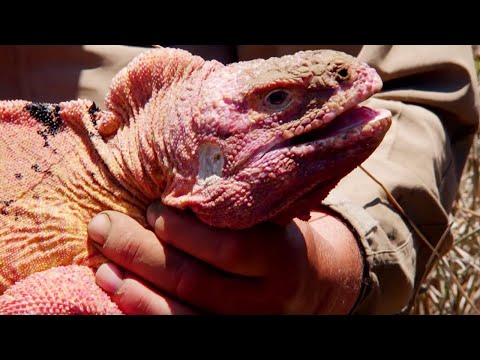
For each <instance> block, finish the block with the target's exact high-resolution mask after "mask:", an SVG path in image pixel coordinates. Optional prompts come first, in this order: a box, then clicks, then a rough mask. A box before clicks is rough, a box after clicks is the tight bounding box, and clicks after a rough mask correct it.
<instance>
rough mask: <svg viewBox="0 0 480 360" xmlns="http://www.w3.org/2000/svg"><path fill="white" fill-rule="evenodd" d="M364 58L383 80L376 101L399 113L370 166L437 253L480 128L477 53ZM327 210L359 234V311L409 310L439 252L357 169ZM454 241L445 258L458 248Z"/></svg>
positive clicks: (400, 51)
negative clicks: (361, 255)
mask: <svg viewBox="0 0 480 360" xmlns="http://www.w3.org/2000/svg"><path fill="white" fill-rule="evenodd" d="M358 56H359V58H360V59H361V60H363V61H365V62H368V63H369V64H371V65H372V66H374V67H375V68H376V69H377V70H378V72H379V74H380V76H381V77H382V78H383V80H384V88H383V91H382V93H380V94H378V95H377V96H376V97H375V98H374V99H372V100H371V101H370V102H369V104H368V105H369V106H372V107H374V108H385V109H388V110H390V111H391V112H392V114H393V124H392V127H391V129H390V130H389V132H388V133H387V135H386V137H385V139H384V141H383V143H382V144H381V146H380V147H379V148H378V149H377V151H375V153H374V154H373V155H372V156H371V157H370V158H369V159H368V160H367V161H366V162H365V163H364V164H363V166H364V167H365V168H366V169H367V170H368V171H369V172H370V173H372V174H373V175H374V176H375V177H376V178H377V179H378V180H379V181H381V182H382V183H383V184H384V185H385V186H386V187H387V189H388V190H389V191H390V193H391V194H392V195H393V196H394V197H395V198H396V200H397V201H398V202H399V204H400V205H401V206H402V208H403V209H404V210H405V212H406V214H407V215H408V217H409V218H410V219H411V220H412V221H413V222H414V223H415V225H416V226H417V227H418V228H419V229H420V231H421V232H422V233H423V234H424V235H425V236H426V238H427V239H428V240H429V241H430V243H431V244H432V245H433V246H435V245H436V244H437V243H438V241H439V240H440V238H441V236H442V234H443V233H444V232H445V229H446V228H447V226H448V223H449V220H450V219H449V212H450V209H451V206H452V202H453V200H454V197H455V194H456V191H457V188H458V184H459V180H460V177H461V173H462V170H463V167H464V164H465V159H466V157H467V155H468V151H469V148H470V146H471V144H472V141H473V136H474V133H475V131H476V129H477V126H478V122H479V108H478V104H479V102H478V84H477V78H476V74H475V67H474V63H473V55H472V49H471V47H470V46H364V47H363V49H362V50H361V52H360V53H359V55H358ZM325 204H326V205H328V206H329V207H331V208H332V209H334V210H335V211H337V212H338V213H339V214H340V215H341V216H342V217H343V218H344V219H346V220H347V221H348V222H349V223H350V224H351V225H352V226H353V227H354V229H355V230H356V232H357V235H358V237H359V240H360V241H361V244H362V245H363V248H364V254H365V259H366V261H365V265H366V268H365V270H366V271H365V284H364V288H363V291H362V294H361V296H360V298H359V301H358V303H357V306H356V308H355V309H354V311H353V313H357V314H387V313H397V312H400V311H401V310H402V308H404V306H405V305H407V304H408V302H409V300H410V297H411V295H412V293H413V288H414V285H415V283H416V281H418V280H419V279H421V277H422V274H423V273H424V272H425V266H426V264H427V262H428V259H429V257H430V255H431V253H432V252H431V250H430V249H429V248H428V247H427V246H426V245H425V244H424V243H423V242H422V240H421V239H420V238H418V237H417V236H416V235H415V233H414V232H413V230H412V229H411V228H410V226H409V225H408V223H407V222H406V221H405V219H403V218H402V216H401V215H400V214H399V213H398V211H397V210H396V209H394V208H393V206H392V205H391V204H390V202H389V201H388V199H387V198H386V195H385V193H384V191H383V190H382V189H381V188H380V187H379V186H378V185H377V184H376V183H375V182H374V181H373V180H372V179H371V178H369V177H368V176H367V175H366V174H365V173H364V172H363V171H362V170H361V169H356V170H355V171H353V172H352V173H351V174H349V175H348V176H347V177H346V178H344V179H343V180H342V181H341V182H340V183H339V185H338V186H337V187H336V188H335V189H334V190H333V191H332V192H331V194H330V195H329V196H328V197H327V199H326V200H325ZM452 243H453V240H452V236H451V234H449V235H448V237H447V238H446V239H445V240H444V242H443V245H442V247H441V248H440V252H441V253H442V254H444V253H446V252H447V251H448V250H449V249H450V248H451V246H452Z"/></svg>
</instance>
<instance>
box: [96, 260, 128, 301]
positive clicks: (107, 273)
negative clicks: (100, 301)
mask: <svg viewBox="0 0 480 360" xmlns="http://www.w3.org/2000/svg"><path fill="white" fill-rule="evenodd" d="M96 282H97V284H98V286H100V287H101V288H102V289H103V290H105V291H106V292H107V293H109V294H114V293H116V292H117V290H118V289H119V288H120V286H121V285H122V283H123V272H122V271H121V270H120V269H119V268H118V267H117V266H115V265H114V264H112V263H106V264H103V265H101V266H100V267H99V268H98V270H97V273H96Z"/></svg>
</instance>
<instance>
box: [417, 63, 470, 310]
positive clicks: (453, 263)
mask: <svg viewBox="0 0 480 360" xmlns="http://www.w3.org/2000/svg"><path fill="white" fill-rule="evenodd" d="M475 63H476V66H477V74H478V75H479V76H480V59H477V60H476V62H475ZM479 157H480V137H479V134H477V136H476V138H475V142H474V146H473V147H472V149H471V151H470V155H469V158H468V160H467V163H466V166H465V170H464V173H463V177H462V180H461V184H460V188H459V191H458V194H457V199H456V201H455V203H454V207H453V216H454V217H453V220H454V221H453V224H452V232H453V235H454V239H455V243H454V247H453V248H452V250H450V252H448V253H447V254H446V255H445V256H444V257H443V259H442V261H440V262H437V263H436V264H435V266H434V268H433V270H432V271H431V273H430V274H429V275H428V276H427V277H426V279H424V281H423V283H422V285H421V286H420V289H419V293H418V296H417V297H416V298H415V301H414V302H413V308H412V309H411V312H410V313H413V314H458V315H463V314H480V199H479V197H480V194H479V191H480V183H479V181H480V179H479V176H480V174H479V172H480V166H479Z"/></svg>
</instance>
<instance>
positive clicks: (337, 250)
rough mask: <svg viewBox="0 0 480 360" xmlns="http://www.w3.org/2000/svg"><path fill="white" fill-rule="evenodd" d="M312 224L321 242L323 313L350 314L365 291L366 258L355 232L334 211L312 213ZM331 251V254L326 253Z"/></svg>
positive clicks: (321, 300)
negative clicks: (363, 287)
mask: <svg viewBox="0 0 480 360" xmlns="http://www.w3.org/2000/svg"><path fill="white" fill-rule="evenodd" d="M309 225H310V226H311V228H312V230H313V231H314V232H315V234H314V236H315V237H316V241H315V242H316V244H318V246H317V247H316V248H317V251H318V254H316V258H317V259H319V261H318V262H317V272H318V274H319V279H320V281H321V286H320V287H321V288H324V289H326V290H327V291H324V292H323V293H322V294H321V296H320V299H319V306H318V307H317V309H318V312H320V313H330V314H348V313H350V312H351V310H352V309H353V308H354V306H355V304H356V303H357V300H358V298H359V296H360V292H361V290H362V282H363V277H364V269H365V260H364V255H363V252H362V251H361V248H360V246H361V245H360V243H359V241H358V239H357V236H356V233H355V231H354V230H353V229H352V228H351V226H349V225H348V224H346V223H345V221H344V220H343V219H342V218H341V217H340V216H339V215H337V214H335V213H334V212H333V211H331V210H329V209H322V210H318V211H315V212H312V218H311V220H310V221H309ZM322 253H324V254H325V253H328V254H329V255H328V256H327V255H322Z"/></svg>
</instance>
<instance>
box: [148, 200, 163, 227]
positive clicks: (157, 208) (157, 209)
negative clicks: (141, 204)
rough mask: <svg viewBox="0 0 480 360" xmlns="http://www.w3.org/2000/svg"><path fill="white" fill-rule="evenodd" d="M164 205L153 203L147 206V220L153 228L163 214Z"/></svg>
mask: <svg viewBox="0 0 480 360" xmlns="http://www.w3.org/2000/svg"><path fill="white" fill-rule="evenodd" d="M161 209H162V205H161V204H159V203H153V204H151V205H150V206H149V207H148V208H147V222H148V225H150V226H151V227H152V228H154V227H155V221H156V220H157V219H158V217H159V216H160V214H161Z"/></svg>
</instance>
